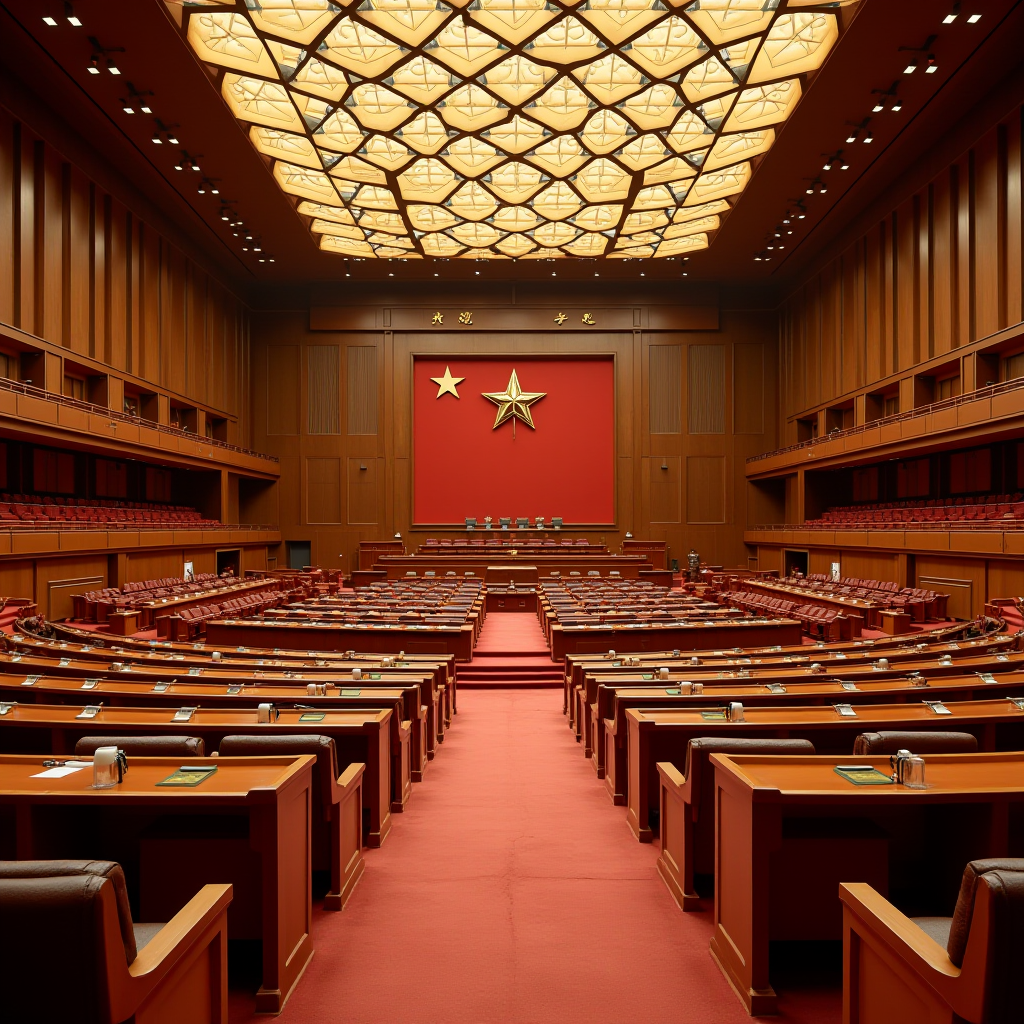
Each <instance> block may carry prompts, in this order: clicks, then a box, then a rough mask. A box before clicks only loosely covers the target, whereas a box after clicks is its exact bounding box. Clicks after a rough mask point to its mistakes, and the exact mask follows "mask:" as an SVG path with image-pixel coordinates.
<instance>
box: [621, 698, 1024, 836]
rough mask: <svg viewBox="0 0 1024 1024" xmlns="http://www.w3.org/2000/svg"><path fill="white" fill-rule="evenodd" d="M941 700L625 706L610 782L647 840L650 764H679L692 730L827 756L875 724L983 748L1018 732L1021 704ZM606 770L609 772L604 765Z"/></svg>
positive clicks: (653, 775) (1023, 722)
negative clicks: (843, 711) (952, 736)
mask: <svg viewBox="0 0 1024 1024" xmlns="http://www.w3.org/2000/svg"><path fill="white" fill-rule="evenodd" d="M835 703H837V704H841V703H843V702H842V701H841V700H837V701H836V702H835ZM945 706H946V707H947V708H948V710H949V711H950V714H948V715H946V714H941V715H940V714H936V713H935V712H934V711H932V710H931V708H929V707H928V705H926V704H924V703H920V704H911V703H903V704H856V705H854V706H853V712H854V714H853V716H850V717H847V716H843V715H840V714H839V713H838V712H837V711H836V710H835V708H834V707H833V706H831V705H823V704H819V705H807V706H798V707H794V706H785V707H772V706H758V707H748V708H745V711H744V714H745V718H746V721H743V722H730V721H724V720H720V719H719V720H709V719H706V718H704V717H703V715H702V714H701V711H700V709H699V708H692V709H689V708H687V709H685V710H677V709H672V710H658V709H650V710H647V709H643V708H626V709H625V715H624V719H625V724H626V731H627V734H628V735H627V737H626V738H625V739H626V750H625V754H624V757H625V760H626V762H627V765H628V767H627V770H626V771H625V772H623V771H622V770H621V768H620V767H616V768H615V784H616V787H617V788H618V789H622V788H623V786H625V789H626V792H625V802H626V805H627V813H626V820H627V823H628V825H629V827H630V829H631V830H632V831H633V834H634V835H635V836H636V837H637V838H638V839H639V840H640V841H641V842H651V841H653V838H654V829H653V826H652V814H651V812H652V810H653V809H654V808H655V807H656V802H657V794H658V791H659V788H658V772H657V763H658V762H659V761H670V762H672V763H673V764H674V765H675V766H676V768H678V769H680V770H681V769H682V766H683V763H684V760H685V756H686V746H687V743H688V742H689V740H690V739H693V738H694V737H696V736H730V737H740V736H749V737H751V738H757V737H763V738H799V739H810V740H811V741H812V742H813V743H814V745H815V747H816V748H817V749H819V750H820V749H821V748H822V747H824V748H825V749H831V750H836V749H837V748H844V752H843V753H841V754H838V755H836V754H833V755H831V756H832V758H833V762H834V759H835V757H836V756H839V757H840V758H845V757H846V756H847V755H846V753H845V751H847V750H852V747H853V739H854V737H855V736H856V735H857V734H858V733H861V732H872V731H875V730H878V729H896V730H902V729H932V730H954V731H955V730H960V731H965V732H971V733H973V734H974V735H976V736H978V735H980V740H979V747H980V748H981V749H983V750H985V749H987V750H994V749H995V748H996V745H997V743H1001V744H1002V745H1003V746H1004V748H1006V747H1008V746H1010V745H1011V744H1013V745H1014V746H1017V745H1019V744H1021V741H1022V738H1024V737H1022V736H1021V735H1020V733H1021V731H1022V730H1024V711H1022V710H1021V709H1020V708H1019V707H1018V706H1017V705H1016V704H1015V703H1014V702H1013V701H1012V700H1010V699H1001V700H973V701H963V702H959V703H957V702H950V703H948V704H946V705H945ZM621 756H622V755H620V757H619V760H621ZM851 763H852V762H851ZM610 764H611V761H610V760H609V765H610ZM606 770H607V771H609V774H610V768H609V767H608V766H606ZM623 776H624V777H623ZM837 778H838V776H837ZM858 788H864V787H858ZM619 802H621V801H619Z"/></svg>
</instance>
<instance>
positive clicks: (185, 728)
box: [0, 704, 409, 846]
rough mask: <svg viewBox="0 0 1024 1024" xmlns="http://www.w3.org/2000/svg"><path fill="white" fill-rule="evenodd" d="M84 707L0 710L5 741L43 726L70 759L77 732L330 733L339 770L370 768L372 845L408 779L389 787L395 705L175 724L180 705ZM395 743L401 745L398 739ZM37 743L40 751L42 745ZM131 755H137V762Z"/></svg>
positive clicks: (219, 716) (214, 713) (222, 713)
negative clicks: (88, 714) (87, 710)
mask: <svg viewBox="0 0 1024 1024" xmlns="http://www.w3.org/2000/svg"><path fill="white" fill-rule="evenodd" d="M84 706H85V705H82V704H78V705H77V706H76V705H72V704H18V705H15V706H13V707H11V708H10V709H9V710H8V711H7V712H6V713H5V714H3V715H0V743H5V745H7V744H8V743H9V742H13V737H14V736H15V735H17V734H19V733H22V734H23V733H29V732H34V733H36V735H37V736H38V732H39V731H45V737H44V738H43V739H44V742H46V744H47V747H46V748H45V749H49V750H51V751H53V752H54V753H55V754H62V756H70V752H71V750H73V748H74V741H75V740H77V739H78V738H79V737H81V736H87V735H103V734H105V733H106V734H116V733H121V732H124V733H140V734H143V735H147V734H149V735H153V734H159V735H182V736H199V737H201V738H203V739H204V740H205V741H206V743H207V746H208V747H211V746H212V745H214V744H217V743H219V742H220V741H221V739H223V737H224V736H225V735H227V734H230V733H235V732H245V733H251V734H255V735H294V734H296V733H299V734H310V735H326V736H331V737H332V738H333V739H334V740H335V743H336V745H337V753H338V768H339V770H341V769H344V768H345V767H347V766H348V765H349V764H352V763H353V762H361V763H363V764H365V765H366V769H365V775H364V785H363V787H362V792H363V807H364V809H365V811H366V815H367V819H368V821H367V827H366V833H367V834H366V839H367V843H368V844H369V845H370V846H380V845H381V843H383V842H384V840H385V839H386V838H387V835H388V833H389V832H390V830H391V808H392V805H393V803H395V802H396V801H398V802H404V798H405V797H404V791H405V789H406V788H407V787H406V786H405V781H406V780H405V779H404V778H402V779H400V780H398V786H397V788H396V787H393V785H392V765H394V767H395V769H396V770H398V771H399V772H402V771H403V767H402V764H401V761H399V763H397V764H395V761H396V759H395V757H394V756H393V755H394V754H396V753H397V754H400V753H401V747H400V746H399V747H397V748H396V747H395V742H394V738H393V737H392V735H391V733H392V730H391V724H392V722H393V720H394V711H393V709H391V708H381V709H372V708H364V709H356V710H352V711H345V710H336V709H321V710H319V711H317V712H316V714H318V715H319V714H323V716H324V717H323V718H322V719H319V720H318V721H307V722H303V721H301V720H300V719H301V716H302V715H304V714H308V713H309V712H307V711H304V710H302V709H285V710H281V711H280V712H279V717H278V719H277V720H276V721H274V722H263V723H261V722H259V721H258V719H257V711H256V709H255V708H233V709H231V708H229V709H225V708H210V707H199V708H196V710H195V711H194V712H193V713H192V715H191V717H190V718H189V719H188V721H183V722H176V721H174V715H175V714H176V710H175V709H173V708H169V707H134V708H133V707H120V706H116V707H101V708H100V710H99V711H98V712H97V714H96V715H95V716H93V717H92V718H88V719H82V718H78V717H77V716H78V714H79V713H80V712H81V711H82V710H83V707H84ZM94 706H95V705H94ZM398 742H399V744H400V743H401V742H402V740H401V738H399V740H398ZM34 745H35V746H36V749H38V742H37V743H36V744H34ZM21 749H23V750H24V749H26V746H25V745H22V747H21ZM28 749H31V747H29V748H28ZM64 752H67V753H66V754H65V753H64ZM134 760H135V759H134V758H132V763H134ZM217 763H220V762H219V761H218V762H217ZM408 769H409V765H408V758H406V765H405V769H404V773H405V774H408V773H409V772H408ZM129 774H130V773H129Z"/></svg>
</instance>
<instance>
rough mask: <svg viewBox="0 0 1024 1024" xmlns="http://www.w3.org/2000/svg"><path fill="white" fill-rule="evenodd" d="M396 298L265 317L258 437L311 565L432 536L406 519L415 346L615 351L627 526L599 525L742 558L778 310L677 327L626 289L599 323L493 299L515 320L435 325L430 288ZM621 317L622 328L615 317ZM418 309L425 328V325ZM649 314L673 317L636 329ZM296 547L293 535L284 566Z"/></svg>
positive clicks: (770, 437)
mask: <svg viewBox="0 0 1024 1024" xmlns="http://www.w3.org/2000/svg"><path fill="white" fill-rule="evenodd" d="M467 296H468V293H467V295H463V296H461V297H460V296H455V297H452V296H447V297H446V299H445V305H446V306H447V307H450V308H453V309H455V308H458V309H462V308H467V306H468V307H473V308H477V309H479V308H480V306H481V300H480V294H479V293H476V294H475V295H474V297H473V299H470V300H468V301H467ZM584 298H585V301H586V302H589V303H592V305H591V306H589V307H588V306H587V305H583V306H581V308H593V306H594V305H601V306H603V307H604V308H605V309H606V310H607V309H608V308H609V306H610V305H611V303H610V302H609V296H608V295H607V294H602V293H600V292H598V291H593V292H591V293H590V294H589V297H580V301H584ZM388 301H389V303H393V304H392V305H390V306H389V307H385V306H383V304H382V306H381V307H380V308H376V307H374V308H371V307H358V308H356V307H352V308H350V309H349V310H348V311H347V312H346V311H344V310H339V316H338V317H334V318H333V319H335V320H337V319H339V318H340V319H343V320H344V319H347V320H351V321H352V322H353V323H357V324H359V325H365V326H359V327H358V328H353V329H345V330H332V329H323V328H324V327H325V318H324V317H322V316H321V315H320V312H321V311H320V310H315V311H314V312H313V324H314V325H315V326H316V327H318V328H321V329H316V330H311V329H310V323H311V320H310V314H307V313H303V312H297V313H296V312H281V313H268V314H262V313H261V315H260V316H259V317H258V318H257V319H256V320H254V323H253V329H252V331H253V333H252V343H253V372H252V385H253V391H252V407H253V414H254V419H253V422H254V437H253V444H254V446H255V447H256V448H258V449H259V450H260V451H266V452H269V453H271V454H274V455H277V456H278V457H279V458H280V460H281V463H280V468H281V482H280V486H279V487H278V488H277V505H278V508H279V511H280V518H279V521H280V524H281V530H282V536H283V539H284V541H285V542H287V541H308V542H310V543H311V545H312V558H313V561H314V562H315V563H317V564H320V565H325V566H344V567H346V568H347V567H350V566H352V565H353V564H354V562H355V560H354V558H353V556H354V554H355V552H356V551H357V549H358V542H359V541H360V540H361V539H362V540H371V539H378V538H386V537H391V536H392V535H393V534H394V533H395V532H396V531H398V532H401V534H402V536H403V538H404V539H405V541H406V544H407V545H408V546H409V547H410V549H413V548H415V546H416V545H418V544H419V543H421V542H422V541H423V540H424V539H425V538H426V536H427V535H428V534H429V535H432V536H437V535H440V534H443V532H444V531H441V530H436V529H433V530H430V531H426V530H423V531H420V530H417V531H415V532H412V531H411V528H410V523H411V512H412V471H413V467H412V452H413V445H412V440H413V439H412V383H411V374H412V364H413V358H414V356H415V355H423V356H435V357H442V358H443V357H444V356H446V355H449V356H452V357H456V356H459V355H464V356H470V355H472V356H480V355H501V356H503V357H506V358H507V357H509V356H513V355H518V354H521V355H523V356H524V357H525V356H528V355H531V354H560V355H562V354H570V355H571V354H580V355H584V354H586V355H612V356H613V357H614V359H615V388H616V454H617V463H618V466H617V472H616V506H617V517H616V528H615V529H614V530H610V531H606V532H605V533H603V534H599V533H594V534H593V537H594V538H595V539H597V538H599V537H600V538H602V539H604V540H605V541H606V542H607V543H608V544H609V545H610V546H611V547H612V548H613V549H615V550H617V549H618V545H619V543H620V541H621V538H622V537H623V536H624V534H625V532H626V531H627V530H629V531H631V532H632V533H633V535H634V536H636V537H640V538H648V537H649V538H654V539H664V540H667V541H668V542H669V544H670V546H671V549H672V557H676V558H683V557H685V554H686V552H687V551H688V550H689V548H690V547H691V546H693V547H695V548H696V549H697V550H698V551H699V552H700V554H701V556H702V557H703V558H705V559H706V560H707V561H709V562H717V563H723V564H727V565H732V566H737V565H743V566H745V565H746V564H747V549H746V547H745V545H744V544H743V536H742V532H743V527H744V524H745V523H746V522H747V517H748V511H747V507H746V504H747V501H748V489H747V486H746V483H745V480H744V460H745V458H746V457H747V456H748V455H752V454H755V453H757V452H761V451H765V450H767V449H771V448H773V447H775V446H776V444H777V443H778V438H777V433H776V420H777V399H776V386H777V385H776V379H777V359H776V338H777V327H776V322H775V317H774V315H767V316H766V315H765V314H764V313H763V312H740V311H732V310H722V311H721V312H720V313H719V315H718V326H717V329H715V328H714V326H713V324H714V317H712V318H711V321H710V323H711V326H710V327H707V328H705V327H703V325H700V324H698V325H697V327H700V328H701V329H692V330H691V329H687V330H682V329H673V326H672V325H673V323H680V322H682V321H681V320H680V317H679V315H678V314H674V313H673V308H672V307H670V306H662V307H653V306H652V307H645V308H643V309H631V308H628V307H631V306H632V305H633V304H632V303H630V302H629V301H628V299H626V300H625V301H624V302H623V303H622V308H620V309H616V310H614V314H613V313H611V312H609V313H607V314H605V315H603V316H599V319H598V322H599V324H600V325H601V326H602V330H601V331H600V332H599V333H590V334H588V333H585V332H572V333H569V332H565V333H558V332H557V331H556V330H555V329H553V328H552V327H551V326H550V325H551V319H552V317H553V316H554V314H555V313H556V312H558V310H555V309H552V310H550V311H547V310H544V309H533V310H531V308H525V307H526V302H525V301H524V302H523V303H522V304H521V305H520V304H517V303H515V300H513V303H512V304H510V305H509V306H508V307H507V308H502V307H501V306H500V305H499V304H498V303H493V304H492V305H491V306H490V307H489V308H488V309H487V311H486V312H487V317H486V320H487V322H488V323H490V324H493V323H502V322H504V323H507V324H515V325H517V326H516V329H515V330H512V329H506V330H503V331H502V330H484V329H483V328H482V327H481V328H478V329H467V330H465V331H463V330H461V329H460V330H459V333H458V334H457V335H456V334H455V333H454V332H452V331H449V330H445V331H431V330H430V328H429V326H428V325H429V321H430V316H429V313H428V314H427V315H426V316H425V318H422V317H420V315H419V313H418V312H417V311H416V309H415V308H414V307H416V306H420V305H425V304H426V303H429V302H431V301H433V299H431V298H430V296H429V295H421V296H418V295H416V294H410V295H408V296H403V297H399V298H398V299H397V301H396V300H393V299H389V300H388ZM403 301H404V302H405V303H406V305H405V306H402V305H400V303H401V302H403ZM495 314H496V315H495ZM475 315H476V318H477V320H480V315H479V314H475ZM613 317H614V319H615V321H616V327H615V328H614V329H613V328H612V327H611V326H606V325H610V324H611V323H612V320H613ZM327 319H328V320H329V319H332V318H331V317H328V318H327ZM420 319H422V321H423V322H422V326H419V327H416V326H414V325H415V324H419V322H420ZM531 324H535V325H536V326H535V327H533V328H531V326H530V325H531ZM652 324H657V325H659V326H660V327H661V328H662V329H648V328H647V327H641V325H652ZM519 325H522V329H520V328H519ZM631 325H635V326H633V327H631ZM335 346H336V347H337V350H338V352H337V358H335V356H334V354H333V353H332V354H331V355H330V356H325V347H329V348H330V347H335ZM335 368H337V370H336V369H335ZM328 370H329V372H328ZM339 371H340V372H339ZM695 374H696V375H698V379H697V380H694V375H695ZM335 399H337V401H338V403H339V407H340V416H339V417H338V419H337V422H338V423H339V424H340V426H339V428H338V429H336V430H326V431H325V430H324V429H323V428H324V426H325V424H326V423H327V422H330V423H331V424H333V423H334V422H335V420H334V418H333V413H331V414H329V415H328V414H326V413H325V410H330V409H332V408H333V402H334V400H335ZM267 500H272V499H271V498H270V497H269V496H268V497H267ZM286 559H287V551H286V548H285V547H284V546H282V549H281V551H280V552H279V559H278V564H279V565H282V566H283V565H285V564H286Z"/></svg>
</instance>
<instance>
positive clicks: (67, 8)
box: [64, 3, 82, 28]
mask: <svg viewBox="0 0 1024 1024" xmlns="http://www.w3.org/2000/svg"><path fill="white" fill-rule="evenodd" d="M64 18H65V20H66V21H67V23H68V24H69V25H71V26H72V28H81V27H82V21H81V19H80V18H78V17H77V16H76V15H75V9H74V7H72V6H71V4H69V3H66V4H64Z"/></svg>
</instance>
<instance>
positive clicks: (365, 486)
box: [348, 457, 380, 526]
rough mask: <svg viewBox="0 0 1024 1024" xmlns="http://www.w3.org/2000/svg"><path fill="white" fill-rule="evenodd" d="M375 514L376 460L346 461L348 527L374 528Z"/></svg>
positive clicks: (376, 518) (355, 459) (378, 519)
mask: <svg viewBox="0 0 1024 1024" xmlns="http://www.w3.org/2000/svg"><path fill="white" fill-rule="evenodd" d="M379 522H380V517H379V516H378V514H377V460H376V459H367V458H358V457H357V458H351V457H350V458H349V460H348V525H349V526H374V525H376V524H377V523H379Z"/></svg>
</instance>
